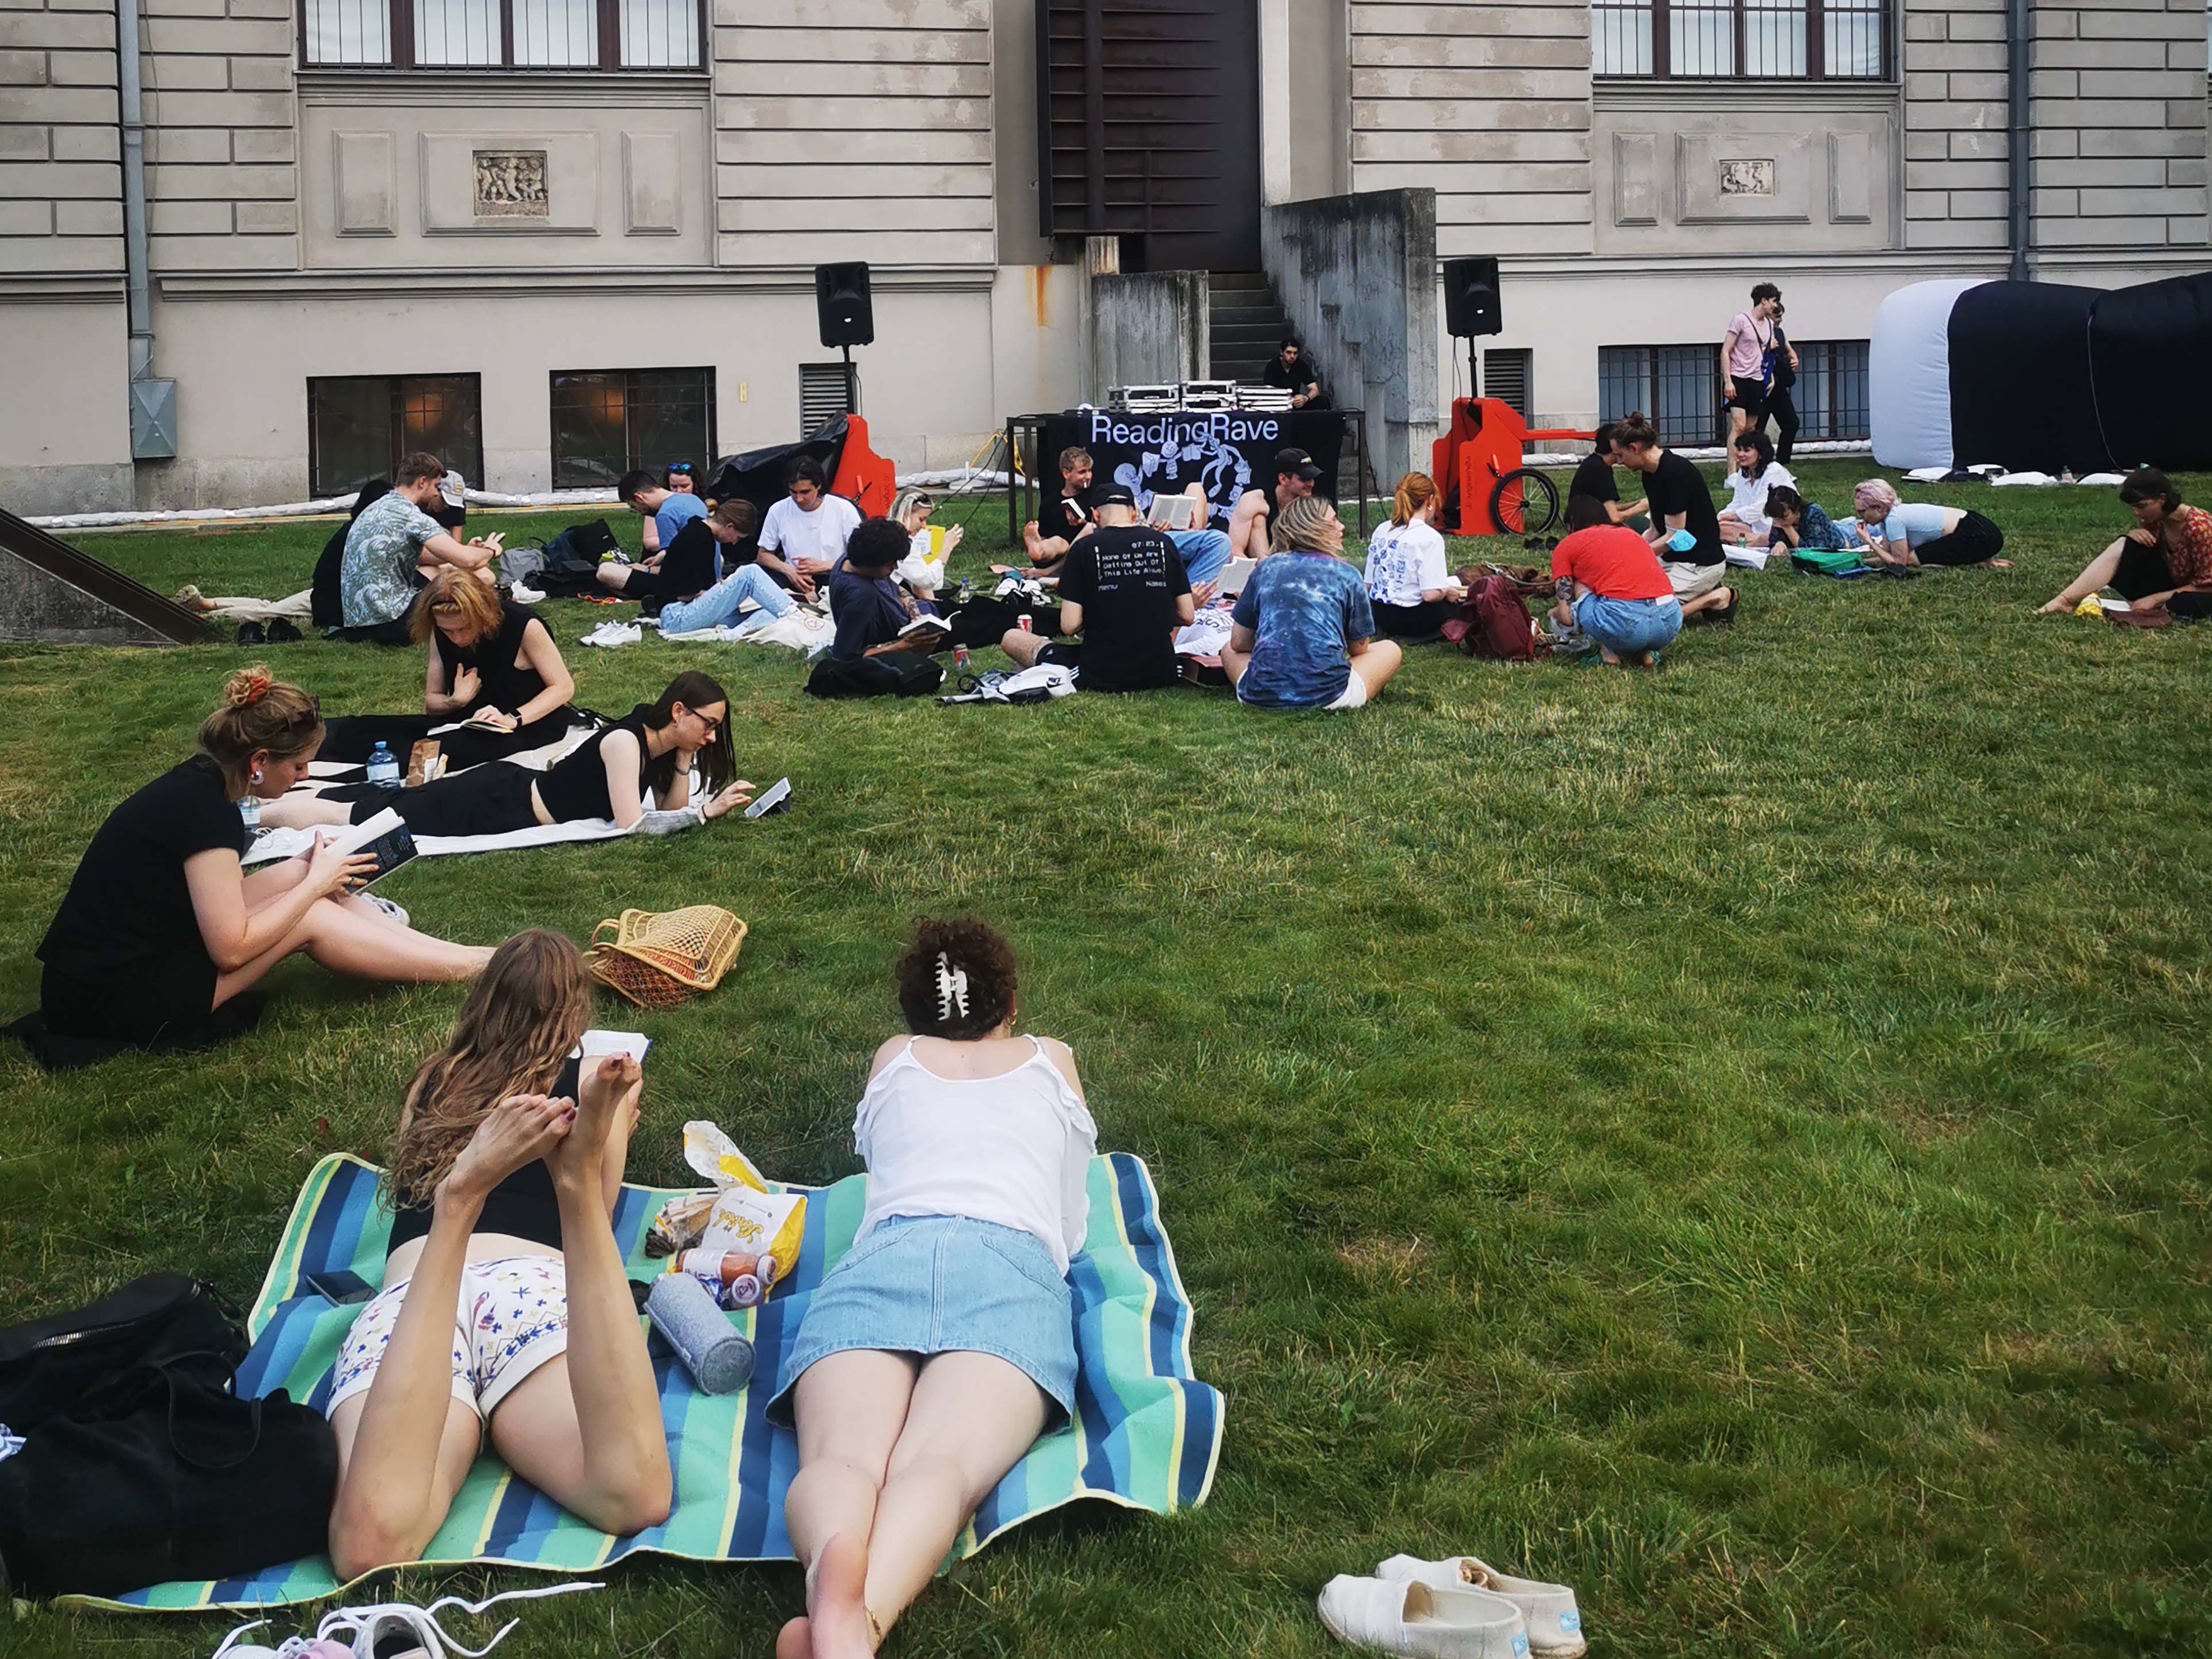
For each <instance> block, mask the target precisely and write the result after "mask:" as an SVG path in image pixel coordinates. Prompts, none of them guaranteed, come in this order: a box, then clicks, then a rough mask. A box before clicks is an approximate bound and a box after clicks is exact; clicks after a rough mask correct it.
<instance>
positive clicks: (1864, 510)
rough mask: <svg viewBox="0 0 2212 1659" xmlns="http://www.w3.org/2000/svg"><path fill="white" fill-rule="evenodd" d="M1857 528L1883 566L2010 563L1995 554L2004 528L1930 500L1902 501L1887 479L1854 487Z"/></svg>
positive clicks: (2001, 565) (2001, 544)
mask: <svg viewBox="0 0 2212 1659" xmlns="http://www.w3.org/2000/svg"><path fill="white" fill-rule="evenodd" d="M1851 505H1852V506H1853V507H1857V509H1858V515H1859V527H1860V528H1861V529H1862V530H1863V531H1864V532H1866V538H1867V541H1868V542H1869V544H1870V545H1871V548H1872V550H1873V553H1874V556H1875V558H1876V559H1877V560H1879V561H1880V562H1881V563H1883V564H1899V565H1914V564H1988V565H1994V566H1996V568H1998V569H2000V570H2008V569H2010V568H2012V561H2011V560H2009V559H2001V558H1999V557H1997V555H1998V554H1999V553H2000V552H2002V550H2003V549H2004V532H2003V531H2002V530H2000V529H1998V528H1997V527H1996V526H1995V525H1993V524H1991V523H1990V521H1989V520H1987V519H1985V518H1984V517H1983V516H1982V515H1981V514H1980V513H1975V512H1972V511H1970V510H1969V509H1967V508H1966V507H1938V506H1936V504H1935V503H1934V502H1932V501H1899V500H1898V499H1897V490H1896V489H1895V487H1894V486H1893V485H1892V484H1891V483H1889V481H1888V480H1887V479H1886V478H1869V479H1868V480H1867V481H1866V482H1865V483H1863V484H1860V485H1858V486H1857V488H1856V489H1853V490H1852V491H1851Z"/></svg>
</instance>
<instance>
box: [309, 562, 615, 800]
mask: <svg viewBox="0 0 2212 1659" xmlns="http://www.w3.org/2000/svg"><path fill="white" fill-rule="evenodd" d="M408 629H409V631H410V633H412V634H413V635H414V636H415V638H416V641H418V642H420V643H422V644H424V645H427V646H428V647H430V648H429V651H428V653H427V661H426V664H425V667H424V672H423V682H422V708H423V712H422V714H354V715H342V716H340V717H339V718H337V719H336V720H331V722H330V723H329V726H328V727H327V729H326V730H325V732H324V733H323V746H322V748H321V749H320V750H318V751H317V758H318V759H320V760H325V761H340V762H344V763H349V764H350V763H359V762H362V761H365V760H367V759H368V757H369V754H370V752H371V751H372V750H374V748H375V747H376V745H377V744H380V743H382V744H386V746H388V747H389V748H390V749H391V750H392V753H393V754H394V755H395V756H397V757H399V758H400V759H401V760H403V761H404V760H405V759H406V757H407V752H408V750H409V749H410V746H412V745H413V744H416V742H418V741H420V740H421V739H422V738H427V737H428V736H429V735H430V732H431V728H433V727H434V726H451V725H453V723H455V722H456V721H460V722H465V724H464V726H463V727H462V729H461V730H459V731H458V732H443V733H441V735H440V737H439V738H438V743H439V746H440V752H441V754H442V755H443V756H444V757H445V759H446V762H447V764H448V765H449V766H452V767H454V768H459V767H465V766H476V765H478V764H480V763H483V762H484V761H490V760H500V759H502V758H504V757H507V756H508V755H520V754H526V753H528V752H529V751H530V750H533V749H542V748H544V746H545V745H546V744H550V743H552V742H554V741H556V739H557V738H559V737H560V736H561V734H562V732H566V731H567V730H568V728H569V727H570V726H574V725H576V724H578V723H579V722H580V720H582V719H583V716H582V715H580V714H578V713H577V711H576V710H575V709H574V708H570V707H569V706H568V699H569V698H571V697H573V696H575V695H576V681H575V677H574V675H572V674H571V673H569V671H568V664H567V663H566V662H564V661H563V660H562V657H561V647H559V646H557V645H556V644H554V642H553V635H551V634H550V633H549V632H547V631H546V628H545V624H544V623H543V622H541V621H540V620H539V619H538V616H537V613H536V612H534V611H530V610H528V609H526V607H524V606H522V605H517V604H515V603H514V601H513V600H512V599H501V598H500V596H499V594H498V593H497V592H496V591H495V590H494V589H493V588H491V587H489V586H486V585H485V584H484V583H483V582H482V581H479V580H477V578H476V577H475V576H474V575H472V574H470V573H468V572H467V571H463V570H443V571H441V572H439V574H436V575H435V576H433V577H432V578H431V579H430V585H429V586H428V587H426V588H424V589H423V590H422V592H421V593H420V594H419V595H417V596H416V600H415V609H414V610H413V611H410V613H409V615H408Z"/></svg>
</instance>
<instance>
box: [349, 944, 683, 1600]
mask: <svg viewBox="0 0 2212 1659" xmlns="http://www.w3.org/2000/svg"><path fill="white" fill-rule="evenodd" d="M591 1016H592V988H591V979H590V976H589V975H587V974H586V971H585V969H584V960H583V957H581V956H580V955H579V954H578V953H577V951H576V947H575V946H574V945H571V944H570V943H569V942H568V940H567V939H563V938H562V937H561V936H560V935H559V934H558V933H546V932H544V931H543V930H540V929H532V931H530V932H528V933H517V934H516V935H515V936H514V937H513V939H509V940H507V943H506V944H504V945H501V946H500V947H499V950H498V952H497V953H496V954H495V956H494V957H492V959H491V964H490V966H489V967H488V968H486V969H484V972H483V977H482V978H480V979H479V980H477V983H476V985H475V987H473V988H472V989H471V991H470V993H469V995H468V1000H466V1001H465V1002H464V1003H463V1004H462V1005H461V1017H460V1020H459V1024H456V1025H455V1026H454V1028H453V1040H452V1041H451V1042H448V1043H447V1045H446V1046H445V1047H444V1048H441V1049H440V1050H439V1051H438V1052H437V1053H436V1054H433V1055H431V1056H430V1058H429V1059H428V1060H424V1061H423V1062H422V1068H421V1069H420V1070H419V1071H417V1072H416V1073H415V1080H414V1081H413V1082H412V1083H411V1084H410V1085H408V1089H407V1100H406V1104H405V1106H404V1108H403V1109H402V1110H401V1113H400V1118H399V1133H398V1140H397V1142H396V1143H395V1145H394V1146H393V1148H392V1172H391V1176H390V1177H389V1183H390V1184H389V1196H390V1200H391V1203H392V1242H391V1244H390V1247H389V1254H387V1255H386V1258H385V1266H384V1288H383V1289H382V1291H380V1292H379V1294H378V1295H377V1296H376V1297H375V1298H374V1300H373V1301H371V1302H370V1303H368V1304H367V1305H366V1306H365V1307H363V1308H362V1310H361V1315H360V1317H358V1318H357V1319H356V1320H355V1321H354V1323H353V1327H352V1328H351V1329H350V1330H349V1332H348V1333H347V1334H346V1340H345V1346H343V1348H342V1349H340V1350H339V1352H338V1363H337V1375H336V1377H335V1379H334V1380H333V1382H332V1384H331V1402H330V1407H329V1410H330V1417H331V1429H332V1431H334V1432H335V1433H336V1435H337V1448H338V1486H337V1499H336V1501H335V1502H334V1503H333V1504H332V1505H331V1537H330V1551H331V1566H332V1567H333V1569H334V1570H335V1571H337V1576H338V1577H339V1579H340V1580H341V1581H343V1580H347V1579H350V1578H354V1577H358V1576H359V1575H360V1574H362V1573H364V1572H368V1571H373V1570H374V1569H375V1568H377V1567H380V1566H387V1565H392V1564H394V1563H397V1562H403V1561H412V1560H415V1559H418V1558H419V1557H420V1556H421V1555H422V1551H423V1548H424V1547H425V1546H427V1545H428V1543H429V1541H430V1540H431V1538H432V1537H433V1536H434V1535H435V1534H436V1533H437V1530H438V1528H439V1527H440V1526H441V1525H442V1524H443V1523H444V1522H445V1518H446V1511H447V1510H448V1509H449V1508H451V1507H452V1504H453V1494H454V1493H455V1492H458V1491H459V1488H460V1485H461V1481H462V1479H463V1477H465V1475H466V1474H468V1472H469V1466H470V1465H471V1463H473V1462H475V1461H476V1456H477V1452H478V1450H480V1449H482V1447H483V1441H484V1437H485V1435H486V1433H487V1432H489V1436H490V1438H491V1444H492V1449H493V1450H495V1451H496V1452H497V1453H498V1454H499V1455H500V1457H501V1459H502V1460H504V1461H505V1462H506V1463H507V1467H508V1468H512V1469H513V1471H514V1472H515V1473H516V1474H520V1476H522V1478H523V1479H524V1480H527V1481H529V1482H530V1484H531V1485H532V1486H536V1487H537V1488H538V1490H539V1491H540V1492H544V1493H545V1494H546V1495H547V1496H549V1497H550V1498H553V1499H554V1501H556V1503H558V1504H561V1505H562V1507H563V1508H565V1509H567V1510H569V1511H570V1512H572V1513H573V1514H574V1515H576V1516H580V1517H581V1518H582V1519H583V1520H585V1521H586V1522H590V1523H591V1524H592V1526H594V1527H597V1528H599V1530H601V1531H602V1532H611V1533H630V1532H635V1531H637V1530H638V1529H639V1528H642V1527H650V1526H656V1525H658V1524H659V1522H662V1521H664V1520H665V1519H667V1517H668V1508H669V1503H670V1498H671V1478H670V1474H669V1468H668V1445H667V1442H666V1440H665V1437H663V1435H662V1433H661V1426H660V1400H659V1395H658V1394H657V1393H656V1392H655V1390H654V1387H653V1362H652V1361H651V1360H650V1359H649V1358H647V1356H646V1351H645V1337H644V1334H643V1333H642V1332H641V1330H640V1329H639V1328H638V1322H637V1310H636V1307H635V1304H633V1303H632V1302H631V1300H630V1290H629V1278H628V1276H627V1274H626V1273H625V1271H624V1269H623V1258H622V1251H621V1250H620V1249H618V1248H617V1245H616V1243H615V1237H614V1227H613V1225H612V1224H613V1216H614V1206H615V1200H616V1199H617V1196H618V1195H619V1194H620V1193H621V1190H622V1178H623V1161H624V1159H625V1158H626V1157H627V1156H628V1153H629V1138H630V1133H631V1131H632V1130H633V1129H634V1128H635V1127H636V1124H637V1103H638V1096H639V1092H640V1091H641V1088H642V1087H643V1079H642V1078H641V1074H640V1072H639V1069H638V1064H637V1062H636V1061H635V1060H633V1059H631V1058H630V1057H629V1055H627V1054H612V1055H608V1056H605V1057H604V1058H595V1059H590V1060H581V1061H579V1060H575V1059H573V1058H571V1054H572V1052H573V1051H574V1048H575V1046H576V1042H577V1039H578V1038H580V1037H581V1036H583V1034H584V1028H585V1026H586V1025H587V1024H589V1023H590V1021H591Z"/></svg>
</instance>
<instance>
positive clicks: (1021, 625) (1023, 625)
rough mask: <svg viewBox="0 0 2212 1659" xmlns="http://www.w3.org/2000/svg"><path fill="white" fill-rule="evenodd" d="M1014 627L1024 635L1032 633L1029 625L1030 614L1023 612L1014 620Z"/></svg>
mask: <svg viewBox="0 0 2212 1659" xmlns="http://www.w3.org/2000/svg"><path fill="white" fill-rule="evenodd" d="M1014 626H1015V627H1017V628H1018V629H1021V630H1022V632H1023V633H1024V634H1027V633H1030V632H1031V631H1033V630H1032V629H1031V627H1030V613H1029V612H1028V611H1023V612H1022V614H1021V615H1020V616H1019V617H1016V618H1015V619H1014Z"/></svg>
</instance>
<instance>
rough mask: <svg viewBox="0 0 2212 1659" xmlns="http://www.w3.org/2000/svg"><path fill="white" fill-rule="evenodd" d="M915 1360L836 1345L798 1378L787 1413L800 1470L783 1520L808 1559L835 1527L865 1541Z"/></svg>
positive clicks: (803, 1558) (816, 1553)
mask: <svg viewBox="0 0 2212 1659" xmlns="http://www.w3.org/2000/svg"><path fill="white" fill-rule="evenodd" d="M914 1378H915V1362H914V1361H913V1360H912V1359H910V1358H908V1357H907V1356H906V1355H904V1354H897V1353H884V1352H878V1350H875V1349H872V1348H854V1349H848V1351H846V1352H842V1353H833V1354H830V1355H829V1356H828V1357H827V1358H823V1359H820V1360H817V1361H816V1362H815V1363H814V1364H811V1365H810V1366H808V1367H807V1368H806V1370H805V1374H804V1375H803V1376H800V1377H799V1387H798V1389H797V1391H796V1393H795V1395H794V1397H793V1402H792V1414H793V1417H794V1418H795V1419H796V1420H797V1423H798V1427H799V1473H798V1474H796V1475H795V1476H793V1478H792V1482H791V1486H790V1489H789V1491H787V1492H786V1493H785V1494H784V1499H783V1524H784V1527H785V1528H786V1530H787V1531H788V1532H789V1533H790V1534H791V1545H792V1548H793V1549H794V1550H795V1551H797V1552H798V1554H799V1560H800V1561H802V1562H804V1563H805V1565H808V1566H809V1567H811V1566H812V1565H814V1561H815V1559H816V1558H817V1556H819V1555H820V1554H821V1553H822V1549H823V1546H824V1545H826V1544H827V1543H829V1541H830V1540H831V1539H832V1538H834V1537H836V1536H837V1535H838V1534H840V1533H845V1534H851V1535H852V1536H853V1537H854V1538H856V1539H859V1540H860V1541H861V1542H862V1543H863V1544H865V1543H866V1541H867V1537H868V1534H869V1533H870V1532H871V1531H872V1529H873V1528H874V1526H875V1521H876V1494H877V1492H878V1491H880V1490H881V1488H882V1486H883V1484H884V1471H885V1469H886V1468H889V1467H890V1456H891V1448H892V1447H893V1446H895V1445H896V1444H897V1443H898V1437H899V1431H900V1430H901V1429H902V1428H903V1427H905V1425H906V1416H907V1402H908V1400H909V1399H910V1398H911V1397H912V1395H913V1393H914Z"/></svg>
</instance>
